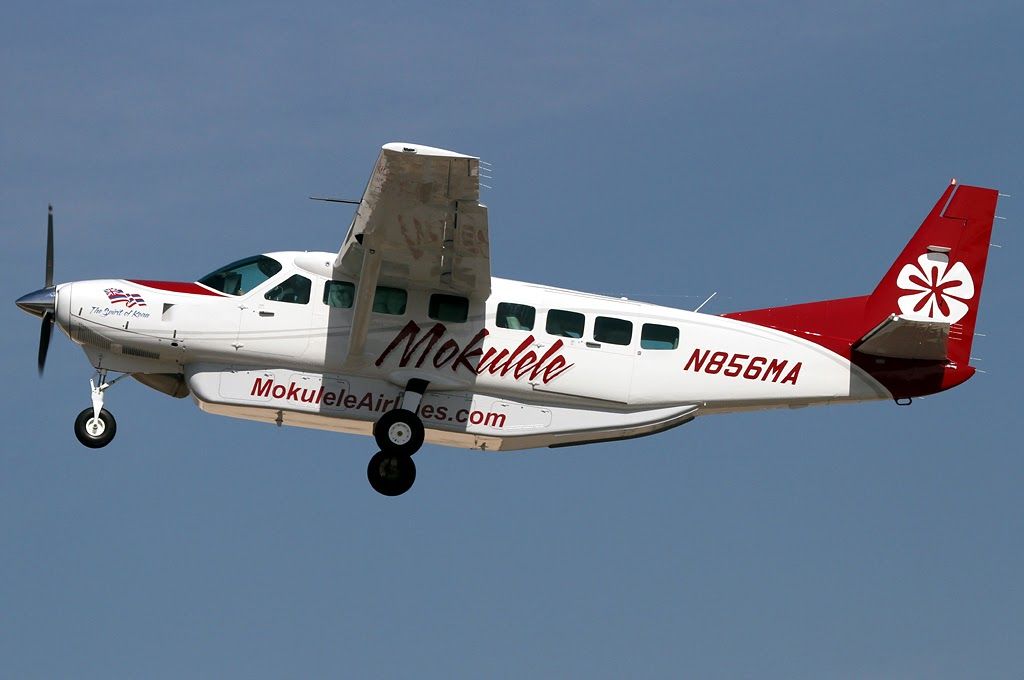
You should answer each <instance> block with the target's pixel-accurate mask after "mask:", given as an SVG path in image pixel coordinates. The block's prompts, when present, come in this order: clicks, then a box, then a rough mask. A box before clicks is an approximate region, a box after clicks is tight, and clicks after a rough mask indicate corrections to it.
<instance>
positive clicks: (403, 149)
mask: <svg viewBox="0 0 1024 680" xmlns="http://www.w3.org/2000/svg"><path fill="white" fill-rule="evenodd" d="M381 149H382V150H383V151H394V152H396V153H408V154H416V155H417V156H441V157H445V158H476V156H470V155H468V154H464V153H459V152H457V151H449V150H448V149H441V148H438V147H436V146H426V145H424V144H413V143H411V142H388V143H387V144H385V145H384V146H382V147H381Z"/></svg>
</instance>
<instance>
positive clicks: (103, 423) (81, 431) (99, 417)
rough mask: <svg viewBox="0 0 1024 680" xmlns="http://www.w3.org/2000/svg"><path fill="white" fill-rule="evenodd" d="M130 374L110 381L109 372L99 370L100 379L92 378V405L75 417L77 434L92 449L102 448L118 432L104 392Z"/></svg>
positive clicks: (90, 384)
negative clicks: (106, 406) (107, 407)
mask: <svg viewBox="0 0 1024 680" xmlns="http://www.w3.org/2000/svg"><path fill="white" fill-rule="evenodd" d="M127 375H128V374H127V373H125V374H124V375H120V376H118V377H116V378H114V379H113V380H111V381H110V382H109V383H108V382H107V372H106V371H100V372H99V380H96V381H94V380H90V381H89V387H90V388H91V390H92V407H91V408H87V409H85V410H84V411H82V412H81V413H79V414H78V417H77V418H75V436H76V437H78V441H80V442H82V444H84V445H85V446H88V447H89V448H90V449H101V448H103V447H104V446H106V445H107V444H109V443H110V442H111V441H112V440H113V439H114V435H115V434H116V433H117V421H116V420H114V415H113V414H112V413H111V412H110V411H108V410H107V409H105V408H103V393H104V392H106V391H107V390H108V389H110V388H111V387H112V386H113V385H114V384H115V383H117V381H118V380H121V379H122V378H124V377H126V376H127Z"/></svg>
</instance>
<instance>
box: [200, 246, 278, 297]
mask: <svg viewBox="0 0 1024 680" xmlns="http://www.w3.org/2000/svg"><path fill="white" fill-rule="evenodd" d="M279 271H281V263H280V262H278V261H277V260H275V259H273V258H269V257H267V256H266V255H254V256H252V257H247V258H245V259H244V260H239V261H238V262H232V263H231V264H229V265H226V266H224V267H221V268H220V269H218V270H217V271H215V272H212V273H210V274H207V275H206V276H204V277H203V278H201V279H199V283H201V284H203V285H204V286H209V287H210V288H213V289H214V290H219V291H220V292H222V293H227V294H228V295H245V294H246V293H248V292H249V291H251V290H252V289H253V288H255V287H256V286H258V285H260V284H261V283H263V282H264V281H266V280H267V279H269V278H270V277H271V276H273V275H274V274H277V273H278V272H279Z"/></svg>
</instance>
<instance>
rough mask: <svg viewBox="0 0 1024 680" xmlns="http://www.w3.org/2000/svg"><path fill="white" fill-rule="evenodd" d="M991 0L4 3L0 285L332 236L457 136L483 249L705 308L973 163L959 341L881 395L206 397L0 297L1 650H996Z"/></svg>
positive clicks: (460, 665)
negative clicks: (355, 206)
mask: <svg viewBox="0 0 1024 680" xmlns="http://www.w3.org/2000/svg"><path fill="white" fill-rule="evenodd" d="M1022 19H1024V11H1022V10H1021V9H1020V8H1018V7H1017V6H1016V5H1014V4H1013V3H986V2H978V3H971V4H970V5H965V4H963V3H856V4H844V5H839V6H826V5H823V4H821V3H784V4H780V5H778V6H776V7H771V8H765V7H762V6H760V5H745V4H742V3H702V4H690V3H687V4H686V5H685V6H683V5H680V4H678V3H669V4H661V3H650V4H644V5H628V6H627V5H622V6H620V5H615V4H609V3H599V2H594V3H575V4H572V5H568V6H563V7H554V8H553V7H550V6H548V5H547V4H516V5H510V6H507V7H488V6H485V5H480V4H469V3H465V4H449V5H432V6H430V7H429V8H428V7H424V6H422V5H420V4H417V3H378V4H375V5H373V6H366V5H348V4H344V3H325V4H316V3H308V4H302V5H286V4H280V3H267V4H256V3H245V4H237V5H229V4H221V5H217V6H216V7H211V6H210V5H209V4H207V3H194V4H193V3H178V4H168V3H159V4H152V5H150V6H144V5H142V4H140V3H92V4H90V5H89V6H88V7H87V6H85V5H82V4H78V3H67V4H63V3H52V4H45V5H42V4H38V3H16V4H13V5H11V6H9V7H8V8H6V11H5V17H4V21H3V22H2V24H0V92H2V96H0V229H2V230H3V235H4V241H5V243H6V248H5V251H4V252H5V255H4V267H3V268H2V277H3V278H2V285H3V290H4V291H5V294H6V297H7V298H8V300H9V301H10V302H13V300H14V299H15V298H16V297H18V296H19V295H21V294H23V293H25V292H28V291H31V290H34V289H35V288H37V287H39V285H41V282H42V277H43V248H44V227H45V211H46V204H47V203H48V202H52V203H53V204H54V206H55V210H56V220H57V250H56V278H57V279H58V280H60V281H66V280H77V279H87V278H99V277H106V276H132V277H143V278H154V279H178V280H191V279H194V278H196V277H198V276H200V275H202V274H204V273H206V272H208V271H210V270H212V269H214V268H215V267H217V266H219V265H221V264H223V263H225V262H228V261H230V260H233V259H237V258H238V257H242V256H245V255H249V254H251V253H255V252H260V251H268V250H279V249H316V250H329V251H332V250H335V249H337V247H338V245H339V244H340V241H341V239H342V237H343V235H344V230H345V228H346V226H347V224H348V222H349V220H350V216H351V212H350V211H349V210H348V209H346V208H344V207H337V206H330V205H325V204H320V203H314V202H311V201H308V200H306V198H305V197H306V196H308V195H310V194H328V195H335V196H342V197H350V198H356V197H358V195H359V194H360V192H361V191H362V189H363V187H364V185H365V182H366V179H367V177H368V175H369V172H370V169H371V167H372V164H373V162H374V160H375V158H376V154H377V150H378V148H379V146H380V145H381V144H383V143H385V142H388V141H395V140H408V141H415V142H420V143H424V144H430V145H434V146H441V147H446V148H452V149H455V150H458V151H462V152H466V153H472V154H476V155H479V156H481V157H482V158H483V159H484V160H487V161H489V162H491V163H492V164H493V168H494V171H493V175H494V179H493V181H491V182H489V183H490V184H492V185H493V187H494V188H493V189H490V190H487V191H486V192H485V194H484V197H483V198H484V201H485V202H486V203H487V204H488V205H489V208H490V225H491V239H492V249H493V250H492V267H493V270H494V273H495V274H496V275H498V276H505V277H509V278H516V279H524V280H531V281H540V282H545V283H551V284H554V285H558V286H563V287H569V288H577V289H582V290H592V291H597V292H603V293H611V294H619V295H630V296H634V297H637V298H641V299H648V300H651V301H654V302H659V303H662V304H671V305H677V306H683V307H691V308H692V307H693V306H696V304H698V303H699V302H700V300H702V299H703V298H705V297H706V296H707V295H708V294H710V293H711V292H712V291H719V295H718V296H717V297H716V298H715V299H714V301H713V302H712V303H711V305H710V306H709V307H708V308H707V311H710V312H716V313H717V312H725V311H733V310H738V309H746V308H756V307H762V306H766V305H771V304H779V303H785V302H791V303H795V302H800V301H806V300H812V299H822V298H829V297H840V296H846V295H856V294H862V293H865V292H868V291H870V290H871V288H872V287H873V286H874V284H875V283H876V281H877V280H878V279H879V278H880V277H881V275H882V274H883V273H884V272H885V270H886V269H887V268H888V266H889V264H890V263H891V261H892V259H893V258H894V257H895V256H896V254H897V253H898V252H899V249H900V248H901V247H902V245H903V244H904V243H905V242H906V240H907V239H908V238H909V236H910V234H911V233H912V232H913V230H914V229H915V228H916V227H917V225H918V224H919V223H920V221H921V219H922V218H923V216H924V215H925V213H926V212H927V210H928V209H929V208H930V207H931V205H932V203H934V201H935V200H936V198H937V197H938V196H939V194H940V193H941V191H942V190H943V188H944V187H945V185H946V182H948V180H949V178H950V177H954V176H955V177H958V178H959V179H960V180H962V181H964V182H967V183H973V184H980V185H983V186H994V187H997V188H999V189H1001V190H1002V191H1004V192H1006V193H1009V194H1013V195H1014V197H1013V198H1011V199H1006V200H1003V201H1001V203H1000V206H999V210H998V213H999V214H1000V215H1002V216H1005V217H1006V218H1007V219H1006V220H1005V221H1000V222H999V223H997V225H996V232H995V236H994V240H995V242H996V243H997V244H999V245H1001V246H1003V247H1002V248H1001V249H993V251H992V254H991V257H990V260H989V269H988V275H987V277H986V282H985V283H986V285H985V289H984V295H983V299H984V302H983V303H982V308H981V314H980V317H979V328H978V330H979V332H982V333H985V337H982V338H979V339H978V340H977V342H976V343H975V349H974V354H975V355H976V356H978V357H980V361H978V362H977V365H978V367H979V368H982V369H984V370H985V371H987V372H986V373H985V374H983V375H979V376H977V377H976V378H974V379H973V380H971V381H970V382H969V383H967V384H966V385H965V386H963V387H961V388H958V389H957V390H954V391H952V392H950V393H948V394H944V395H939V396H936V397H932V398H928V399H923V400H919V401H916V402H915V403H914V404H913V406H911V407H909V408H898V407H896V406H894V405H892V404H888V403H880V404H870V405H858V406H845V407H837V408H833V409H802V410H796V411H780V412H768V413H760V414H747V415H736V416H729V417H715V418H710V417H709V418H707V419H698V420H697V421H696V422H694V423H692V424H690V425H687V426H686V427H684V428H679V429H676V430H673V431H671V432H668V433H665V434H663V435H660V436H658V437H652V438H647V439H641V440H636V441H629V442H622V443H616V444H604V445H597V446H591V447H577V448H571V449H563V450H557V451H549V450H540V451H534V452H524V453H518V454H512V455H481V454H477V453H471V452H465V451H459V450H450V449H441V448H437V447H426V448H425V449H424V450H423V451H422V452H421V453H420V454H418V455H417V465H418V469H419V478H418V481H417V484H416V487H415V488H414V489H413V491H412V492H410V493H409V494H407V495H405V496H403V497H401V498H398V499H393V500H388V499H384V498H382V497H380V496H377V495H376V494H375V493H373V492H372V491H371V490H370V488H369V486H368V485H367V483H366V477H365V468H366V462H367V460H368V457H369V455H370V454H371V453H372V452H373V444H372V442H371V441H370V440H368V439H360V438H357V437H350V436H343V435H331V434H327V433H322V432H311V431H304V430H296V429H283V430H278V429H275V428H273V427H269V426H263V425H259V424H254V423H246V422H243V421H233V420H228V419H223V418H215V417H213V416H208V415H205V414H202V413H200V412H199V411H198V409H196V408H194V406H192V405H191V404H190V403H189V402H188V401H175V400H172V399H169V398H168V397H165V396H163V395H161V394H159V393H157V392H154V391H151V390H148V389H146V388H144V387H143V386H141V385H139V384H136V383H134V382H130V381H129V382H127V383H122V384H121V385H119V386H118V387H117V388H115V389H114V390H113V391H112V392H111V393H109V395H108V400H107V404H108V406H109V408H110V409H111V410H112V411H113V412H114V413H115V415H116V416H117V418H118V424H119V431H118V436H117V439H116V440H115V442H114V443H113V444H112V445H111V446H109V447H107V448H106V449H104V450H102V451H101V452H93V451H90V450H86V449H84V448H83V447H81V446H80V445H79V444H78V443H77V441H76V440H75V439H74V435H73V433H72V427H71V426H72V422H73V419H74V417H75V415H76V414H77V413H78V411H80V410H81V409H82V408H85V407H86V406H87V405H88V403H89V402H88V378H89V375H90V368H89V366H88V364H87V362H86V361H85V359H84V357H83V355H82V354H81V352H79V351H78V350H77V349H75V348H74V347H73V346H72V345H71V343H70V342H68V341H67V339H66V338H64V337H63V336H61V335H56V336H55V337H54V342H53V344H52V347H51V351H50V360H49V363H48V366H47V372H46V375H45V377H44V379H43V380H39V379H37V377H36V375H35V351H36V342H37V334H38V327H37V324H36V322H34V321H33V320H32V319H30V318H29V317H28V316H26V315H24V314H23V313H21V312H20V311H19V310H17V309H16V308H15V307H14V305H13V304H7V305H5V306H0V315H2V320H3V321H2V323H0V338H2V339H3V343H4V345H3V346H4V347H5V348H6V349H7V352H6V359H7V360H6V362H5V363H4V369H3V374H4V377H5V378H6V380H5V384H6V389H4V390H2V391H0V402H2V405H3V408H2V412H3V422H4V424H5V428H4V429H5V432H6V437H5V440H6V441H5V444H4V446H3V447H2V453H0V470H2V472H0V659H3V662H2V666H3V669H4V674H9V675H11V676H12V677H55V676H65V677H67V676H74V677H102V678H109V677H126V676H133V677H140V676H141V677H168V678H178V677H183V676H185V677H238V676H244V677H295V676H312V677H317V676H320V677H323V676H332V677H337V676H339V675H343V676H349V677H404V676H411V675H416V676H426V677H481V676H493V677H524V676H559V677H621V676H624V675H629V676H634V677H666V676H684V677H700V678H715V677H722V678H732V677H768V678H800V677H806V678H865V677H870V678H873V677H878V678H899V677H932V678H943V677H950V678H958V677H964V676H972V677H1019V676H1020V674H1021V672H1022V670H1024V652H1022V651H1021V650H1024V617H1022V615H1021V612H1022V611H1024V589H1022V586H1021V581H1020V574H1021V573H1024V547H1022V541H1021V536H1022V535H1024V519H1022V516H1024V513H1022V503H1021V501H1020V494H1021V491H1020V490H1021V487H1022V482H1024V461H1022V459H1021V456H1020V454H1019V451H1017V449H1018V448H1019V446H1018V445H1013V444H1012V441H1014V440H1015V439H1016V434H1017V432H1018V426H1019V414H1020V408H1019V406H1018V399H1019V385H1020V384H1021V379H1022V371H1021V368H1020V362H1019V354H1018V351H1017V349H1018V345H1019V338H1020V335H1021V330H1022V323H1021V313H1020V303H1019V299H1018V298H1017V297H1016V295H1017V294H1018V292H1019V291H1020V290H1021V283H1022V274H1021V270H1020V267H1019V266H1018V265H1017V262H1016V255H1015V253H1016V252H1019V248H1020V245H1021V237H1020V231H1019V224H1020V215H1021V211H1020V208H1019V207H1018V203H1019V202H1020V201H1021V200H1024V183H1022V172H1021V165H1020V160H1019V159H1020V158H1021V155H1022V152H1024V148H1022V146H1024V145H1022V141H1021V140H1022V136H1021V131H1020V121H1021V120H1022V118H1024V91H1022V90H1021V88H1020V86H1019V84H1020V78H1021V75H1022V66H1024V49H1022V48H1021V44H1020V35H1021V30H1022V28H1024V21H1022Z"/></svg>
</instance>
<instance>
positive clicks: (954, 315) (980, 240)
mask: <svg viewBox="0 0 1024 680" xmlns="http://www.w3.org/2000/svg"><path fill="white" fill-rule="evenodd" d="M998 195H999V194H998V192H997V191H995V190H994V189H982V188H979V187H971V186H961V185H958V184H956V181H955V180H954V181H953V182H952V183H951V184H950V185H949V187H948V188H947V189H946V191H945V192H944V193H943V194H942V198H940V199H939V202H938V203H936V204H935V207H934V208H932V211H931V212H930V213H929V214H928V217H926V218H925V220H924V222H923V223H922V224H921V226H920V228H918V230H917V233H915V234H914V236H913V238H911V239H910V242H909V243H907V245H906V247H905V248H904V249H903V252H902V253H900V256H899V257H898V258H896V261H895V262H893V264H892V267H890V268H889V271H888V272H887V273H886V275H885V276H884V277H883V278H882V280H881V282H880V283H879V284H878V286H877V287H876V288H875V290H874V292H873V293H872V294H871V296H870V297H869V298H868V301H867V305H866V307H865V314H864V321H865V323H866V324H867V325H868V326H869V327H872V326H873V325H875V324H879V323H881V322H882V321H884V320H885V319H886V318H887V317H888V316H889V315H890V314H899V315H900V316H902V317H906V318H910V319H916V320H922V321H944V322H947V323H949V324H950V332H949V359H950V360H951V361H952V362H954V363H956V364H957V365H960V366H966V365H967V364H968V360H969V359H970V351H971V341H972V340H973V339H974V324H975V321H976V319H977V317H978V302H979V300H980V298H981V285H982V281H983V280H984V278H985V262H986V260H987V259H988V250H989V241H990V239H991V236H992V220H993V219H994V217H995V210H996V200H997V198H998Z"/></svg>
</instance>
